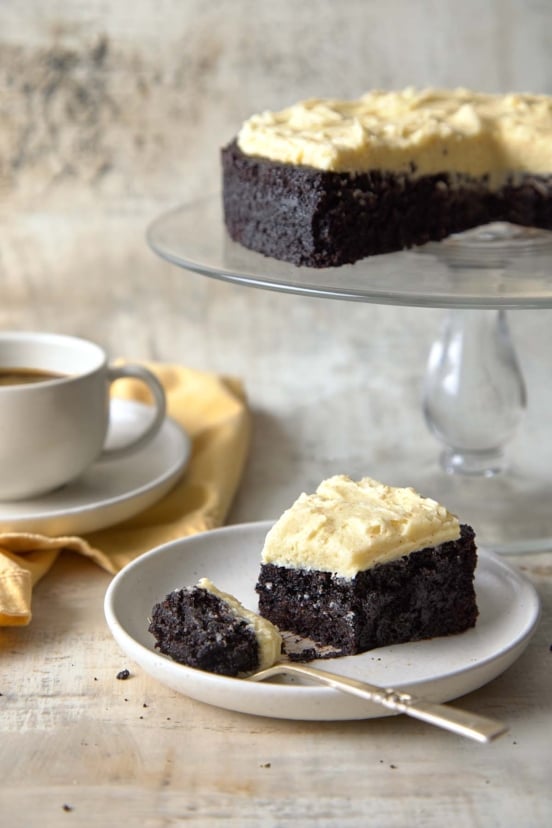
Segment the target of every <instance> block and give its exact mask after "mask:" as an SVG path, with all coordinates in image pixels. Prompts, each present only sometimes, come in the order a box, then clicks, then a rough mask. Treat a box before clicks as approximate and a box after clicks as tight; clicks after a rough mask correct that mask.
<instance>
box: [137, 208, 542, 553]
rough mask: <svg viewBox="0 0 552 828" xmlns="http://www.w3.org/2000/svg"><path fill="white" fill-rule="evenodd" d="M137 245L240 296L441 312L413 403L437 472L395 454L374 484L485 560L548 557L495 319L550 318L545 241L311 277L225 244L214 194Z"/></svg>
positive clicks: (431, 249) (471, 240) (521, 231)
mask: <svg viewBox="0 0 552 828" xmlns="http://www.w3.org/2000/svg"><path fill="white" fill-rule="evenodd" d="M147 239H148V242H149V244H150V246H151V247H152V249H153V250H154V251H155V252H156V253H157V254H158V255H160V256H161V257H162V258H164V259H165V260H167V261H169V262H171V263H173V264H175V265H178V266H179V267H182V268H184V269H186V270H190V271H193V272H196V273H200V274H202V275H205V276H209V277H213V278H216V279H221V280H224V281H229V282H233V283H237V284H241V285H246V286H249V287H257V288H263V289H268V290H276V291H281V292H286V293H295V294H300V295H305V296H315V297H320V298H328V299H343V300H348V301H356V302H371V303H376V304H388V305H402V306H409V307H426V308H447V309H448V315H447V317H446V324H445V326H444V329H443V332H442V334H441V336H440V337H439V338H438V339H437V340H436V342H435V343H434V346H433V348H432V350H431V353H430V357H429V361H428V370H427V374H426V382H425V386H424V403H423V407H424V414H425V417H426V421H427V424H428V427H429V429H430V431H431V432H432V433H433V434H434V435H435V437H436V438H437V440H438V441H440V442H441V444H442V446H443V447H444V449H443V452H442V456H441V462H440V463H438V462H437V457H436V455H437V453H435V456H433V457H427V458H424V459H423V460H422V461H420V458H419V457H416V459H415V460H414V459H413V458H410V460H409V458H408V455H407V454H406V452H405V453H404V455H403V457H402V458H400V459H399V460H398V461H397V462H400V464H401V468H399V467H397V468H396V469H386V470H385V475H383V474H382V475H381V476H382V478H383V479H385V482H388V483H392V484H394V485H413V486H415V487H416V488H417V489H418V490H419V491H420V492H421V493H423V494H425V495H428V496H430V497H435V498H437V499H439V500H441V501H442V502H444V503H445V504H446V505H447V507H448V508H449V509H451V510H452V511H454V512H456V513H457V514H458V515H459V516H460V518H461V519H462V520H463V521H465V522H468V523H471V524H472V525H473V526H474V528H475V530H476V532H477V535H478V539H479V543H480V545H483V546H485V547H486V548H488V549H492V550H494V551H496V552H500V553H503V554H507V553H523V552H534V551H540V550H544V549H550V548H552V510H550V509H549V506H548V504H549V503H550V502H551V501H552V473H551V471H550V470H551V469H552V456H550V457H547V456H546V449H547V446H548V442H549V441H546V440H545V441H544V444H543V446H542V451H541V450H539V451H538V452H536V453H535V454H536V456H527V455H526V454H524V452H523V451H521V452H519V451H518V456H517V457H516V456H515V453H512V452H510V453H508V452H506V451H505V448H506V446H508V448H510V442H512V441H513V437H514V435H515V433H516V429H517V426H518V424H519V422H520V420H521V416H522V414H523V410H524V408H525V385H524V381H523V376H522V374H521V370H520V367H519V363H518V361H517V358H516V354H515V351H514V347H513V343H512V341H511V338H510V335H509V330H508V323H507V315H506V311H508V310H513V309H522V308H523V309H530V308H533V309H534V308H550V307H552V233H551V232H546V231H541V230H535V229H532V228H522V227H517V226H515V225H509V224H502V223H496V224H493V225H487V226H485V227H480V228H475V229H474V230H471V231H468V232H467V233H462V234H458V235H455V236H451V237H449V238H447V239H445V240H444V241H442V242H439V243H429V244H427V245H424V246H422V247H419V248H415V249H413V250H409V251H402V252H398V253H391V254H385V255H381V256H374V257H369V258H366V259H363V260H361V261H359V262H356V263H355V264H353V265H344V266H342V267H339V268H323V269H313V268H304V267H295V266H294V265H291V264H288V263H286V262H281V261H277V260H275V259H271V258H268V257H265V256H263V255H261V254H258V253H255V252H253V251H250V250H247V249H245V248H243V247H242V246H241V245H238V244H236V243H235V242H233V241H231V239H230V238H229V237H228V235H227V233H226V229H225V227H224V222H223V216H222V200H221V197H220V195H214V196H211V197H208V198H204V199H201V200H198V201H195V202H193V203H190V204H187V205H184V206H181V207H178V208H176V209H174V210H172V211H169V212H167V213H165V214H163V215H161V216H160V217H159V218H158V219H157V220H155V221H154V222H153V224H152V225H151V226H150V227H149V229H148V232H147ZM514 448H515V446H514ZM518 448H519V447H518ZM522 449H523V447H522ZM548 453H549V454H552V452H548ZM509 454H510V455H511V456H509ZM420 468H421V469H422V473H421V474H413V469H420Z"/></svg>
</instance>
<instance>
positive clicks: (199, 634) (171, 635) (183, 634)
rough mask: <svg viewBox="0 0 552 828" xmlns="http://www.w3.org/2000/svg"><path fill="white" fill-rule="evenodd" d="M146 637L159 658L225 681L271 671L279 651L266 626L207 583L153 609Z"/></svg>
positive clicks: (273, 631) (181, 591) (279, 640)
mask: <svg viewBox="0 0 552 828" xmlns="http://www.w3.org/2000/svg"><path fill="white" fill-rule="evenodd" d="M149 632H150V633H152V635H153V636H154V638H155V640H156V644H155V647H156V649H158V650H159V651H160V652H161V653H163V654H164V655H168V656H170V657H171V658H172V659H174V660H175V661H178V662H179V663H181V664H187V665H188V666H189V667H196V668H198V669H199V670H206V671H207V672H210V673H218V674H220V675H225V676H246V675H250V674H251V673H253V672H255V671H256V670H260V669H263V668H265V667H270V666H271V665H272V664H274V662H275V661H278V659H279V657H280V654H281V651H282V638H281V636H280V633H279V632H278V630H277V629H276V628H275V627H274V626H273V624H271V623H270V621H268V620H266V619H265V618H261V617H260V616H259V615H257V614H256V613H254V612H252V611H251V610H248V609H246V608H245V607H244V606H243V605H242V604H241V603H240V602H239V601H238V600H237V599H236V598H234V596H232V595H229V594H228V593H226V592H222V591H220V590H219V589H217V587H216V586H215V585H214V584H213V583H212V582H211V581H209V580H208V579H207V578H202V579H201V580H200V581H198V583H197V584H196V585H195V586H191V587H185V588H183V589H176V590H174V591H173V592H170V593H169V594H168V595H167V596H166V597H165V598H164V600H163V601H161V602H160V603H158V604H155V606H154V607H153V609H152V616H151V621H150V625H149Z"/></svg>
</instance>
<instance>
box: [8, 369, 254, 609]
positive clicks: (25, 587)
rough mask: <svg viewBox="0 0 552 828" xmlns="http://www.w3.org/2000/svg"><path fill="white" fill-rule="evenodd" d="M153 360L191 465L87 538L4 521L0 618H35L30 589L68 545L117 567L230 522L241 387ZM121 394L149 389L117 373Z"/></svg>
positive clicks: (241, 449) (238, 462)
mask: <svg viewBox="0 0 552 828" xmlns="http://www.w3.org/2000/svg"><path fill="white" fill-rule="evenodd" d="M147 367H148V368H150V370H152V371H153V372H154V373H155V374H156V375H157V377H158V378H159V380H160V381H161V383H162V385H163V387H164V388H165V393H166V395H167V410H168V414H169V415H170V416H171V417H172V418H173V419H174V420H176V422H178V423H180V425H181V426H183V428H184V429H185V430H186V432H187V433H188V435H189V437H190V438H191V440H192V452H191V457H190V461H189V464H188V467H187V469H186V470H185V472H184V473H183V476H182V477H181V478H180V479H179V480H178V481H177V483H176V484H175V486H174V488H173V489H171V491H170V492H169V493H168V494H166V495H165V496H164V497H163V498H162V499H161V500H160V501H158V502H157V503H155V504H154V505H153V506H150V507H149V508H148V509H146V510H145V511H143V512H142V513H141V514H138V515H137V516H135V517H133V518H130V519H129V520H126V521H124V522H123V523H119V524H117V525H116V526H113V527H110V528H108V529H103V530H101V531H98V532H94V533H92V534H89V535H87V536H86V537H83V538H80V537H57V538H50V537H46V536H44V535H38V534H34V533H27V532H2V526H1V524H0V625H3V626H16V625H22V624H28V623H29V621H30V620H31V598H32V588H33V586H34V585H35V584H36V583H37V581H39V580H40V578H42V576H43V575H45V574H46V573H47V572H48V570H49V569H50V567H51V566H52V564H53V563H54V561H55V560H56V558H57V556H58V554H59V553H60V552H61V550H63V549H67V550H71V551H74V552H78V553H80V554H82V555H86V556H87V557H88V558H91V559H92V560H93V561H95V562H96V563H97V564H98V565H99V566H101V567H103V568H104V569H106V570H107V571H108V572H112V573H115V572H118V571H119V570H120V569H122V567H123V566H125V564H127V563H129V561H131V560H133V559H134V558H136V557H138V555H141V554H142V553H143V552H146V551H148V550H149V549H152V548H153V547H155V546H158V545H159V544H162V543H166V542H168V541H171V540H174V539H176V538H180V537H184V536H187V535H192V534H194V533H196V532H203V531H205V530H207V529H212V528H214V527H216V526H220V525H221V524H222V523H223V522H224V519H225V517H226V515H227V513H228V510H229V508H230V505H231V503H232V499H233V497H234V494H235V492H236V489H237V487H238V484H239V481H240V478H241V474H242V472H243V468H244V464H245V460H246V458H247V452H248V448H249V439H250V417H249V410H248V407H247V403H246V399H245V394H244V390H243V387H242V385H241V383H240V382H239V380H236V379H234V378H230V377H223V376H219V375H216V374H211V373H207V372H201V371H196V370H193V369H190V368H185V367H182V366H179V365H166V364H158V363H155V364H151V363H149V364H147ZM115 394H116V396H117V397H122V398H123V399H130V400H138V401H140V402H149V398H148V395H149V392H148V390H147V388H145V386H144V385H143V383H140V382H138V381H137V380H133V379H128V380H127V379H125V380H119V381H118V382H117V384H116V389H115Z"/></svg>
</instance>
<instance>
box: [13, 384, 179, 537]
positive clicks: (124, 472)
mask: <svg viewBox="0 0 552 828" xmlns="http://www.w3.org/2000/svg"><path fill="white" fill-rule="evenodd" d="M151 416H152V414H151V407H150V406H147V405H143V404H142V403H138V402H133V401H130V400H118V399H115V400H112V419H111V423H110V427H109V434H108V444H109V445H112V446H114V445H118V444H121V443H124V442H125V441H126V440H128V438H129V436H131V435H133V434H135V433H136V432H139V431H141V430H142V429H143V427H144V424H145V423H146V422H147V421H148V420H149V419H151ZM189 456H190V439H189V437H188V435H187V434H185V433H184V431H183V430H182V428H181V427H180V426H179V425H178V424H177V423H176V422H175V421H174V420H172V419H171V418H169V417H167V418H166V420H165V422H164V423H163V425H162V426H161V430H160V431H159V433H158V434H157V435H156V436H155V437H154V439H153V440H152V441H151V442H150V443H149V444H148V445H147V446H144V448H142V449H139V450H137V451H136V452H135V453H134V454H133V455H131V456H129V457H125V458H123V459H120V460H105V461H103V462H99V463H95V464H94V465H93V466H92V467H91V468H90V469H89V470H88V471H87V472H85V474H83V475H82V477H80V478H79V479H78V480H76V481H75V482H73V483H70V484H68V485H67V486H64V487H63V488H61V489H57V490H56V491H55V492H51V493H49V494H47V495H43V496H42V497H36V498H32V499H30V500H19V501H17V502H7V501H4V502H0V532H39V533H43V534H46V535H50V536H56V535H70V534H83V533H86V532H93V531H96V530H97V529H104V528H105V527H106V526H111V525H113V524H115V523H120V522H121V521H123V520H126V519H127V518H130V517H132V516H133V515H135V514H137V513H138V512H140V511H142V510H143V509H145V508H147V507H148V506H151V504H153V503H155V502H156V501H157V500H159V499H160V498H161V497H162V496H163V495H164V494H165V493H166V492H167V491H169V489H170V488H171V487H172V486H173V485H174V483H175V482H176V480H177V478H178V477H179V476H180V474H181V473H182V471H183V469H184V467H185V466H186V463H187V462H188V458H189Z"/></svg>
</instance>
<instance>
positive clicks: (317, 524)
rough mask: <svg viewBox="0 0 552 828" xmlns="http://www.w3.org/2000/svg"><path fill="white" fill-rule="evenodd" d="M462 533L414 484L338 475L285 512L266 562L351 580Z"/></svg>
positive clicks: (267, 548)
mask: <svg viewBox="0 0 552 828" xmlns="http://www.w3.org/2000/svg"><path fill="white" fill-rule="evenodd" d="M459 537H460V524H459V522H458V519H457V518H456V517H455V516H454V515H453V514H451V513H450V512H449V511H447V509H446V508H445V507H444V506H442V505H441V504H440V503H438V502H437V501H435V500H432V499H431V498H427V497H423V496H422V495H420V494H418V493H417V492H416V491H415V490H414V489H413V488H410V487H408V488H395V487H392V486H387V485H385V484H383V483H379V482H378V481H377V480H372V479H371V478H369V477H365V478H363V479H362V480H360V481H358V482H355V481H353V480H351V478H350V477H347V476H345V475H336V476H334V477H330V478H328V479H327V480H324V481H323V482H322V483H321V484H320V485H319V486H318V488H317V490H316V492H315V493H314V494H306V493H303V494H301V495H300V496H299V497H298V498H297V500H296V501H295V503H294V504H293V505H292V506H291V507H290V508H289V509H287V510H286V511H285V512H284V513H283V515H282V516H281V517H280V518H279V520H278V521H277V522H276V523H275V524H274V526H273V527H272V528H271V529H270V531H269V532H268V534H267V536H266V539H265V543H264V547H263V550H262V562H263V563H265V564H267V563H271V564H276V565H277V566H284V567H290V568H294V569H307V570H312V569H315V570H321V571H323V572H333V573H336V574H338V575H340V576H343V577H346V578H352V577H354V576H355V575H356V574H357V573H358V572H361V571H363V570H366V569H369V568H370V567H372V566H375V565H376V564H382V563H388V562H389V561H392V560H397V559H398V558H401V557H402V556H403V555H407V554H409V553H410V552H414V551H416V550H419V549H425V548H427V547H431V548H432V547H435V546H437V545H439V544H441V543H445V542H446V541H454V540H457V539H458V538H459Z"/></svg>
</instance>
